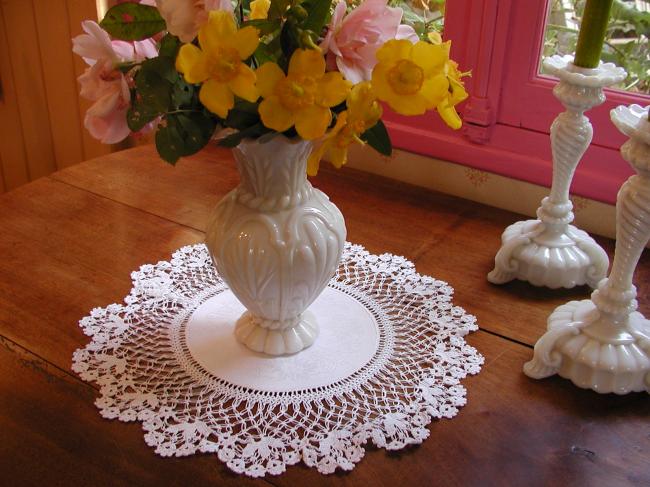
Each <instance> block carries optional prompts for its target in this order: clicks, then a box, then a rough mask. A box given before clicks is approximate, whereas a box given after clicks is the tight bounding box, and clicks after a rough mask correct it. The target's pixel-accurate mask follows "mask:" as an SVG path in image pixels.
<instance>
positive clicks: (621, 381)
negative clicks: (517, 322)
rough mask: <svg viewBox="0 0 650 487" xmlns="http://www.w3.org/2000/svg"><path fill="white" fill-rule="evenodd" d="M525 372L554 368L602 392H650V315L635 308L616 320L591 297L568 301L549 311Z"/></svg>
mask: <svg viewBox="0 0 650 487" xmlns="http://www.w3.org/2000/svg"><path fill="white" fill-rule="evenodd" d="M524 373H525V374H526V375H527V376H528V377H531V378H533V379H543V378H545V377H549V376H551V375H554V374H558V375H560V376H561V377H564V378H565V379H569V380H571V381H572V382H573V383H574V384H575V385H576V386H578V387H581V388H583V389H592V390H593V391H596V392H599V393H603V394H604V393H610V392H613V393H615V394H627V393H630V392H640V391H646V392H649V393H650V320H647V319H646V318H645V317H644V316H643V315H642V314H641V313H639V312H636V311H635V312H632V313H630V314H629V315H628V316H627V317H626V318H625V320H624V322H623V323H614V322H613V320H612V317H611V316H608V315H607V314H605V313H602V312H600V311H599V310H598V308H597V307H596V305H595V304H594V302H593V301H592V300H591V299H586V300H583V301H570V302H569V303H567V304H564V305H562V306H560V307H558V308H557V309H556V310H555V311H554V312H553V313H552V314H551V316H550V317H549V319H548V331H547V332H546V333H545V334H544V335H543V336H542V337H541V338H540V339H539V340H538V341H537V343H536V344H535V354H534V356H533V359H532V360H531V361H530V362H527V363H526V364H525V365H524Z"/></svg>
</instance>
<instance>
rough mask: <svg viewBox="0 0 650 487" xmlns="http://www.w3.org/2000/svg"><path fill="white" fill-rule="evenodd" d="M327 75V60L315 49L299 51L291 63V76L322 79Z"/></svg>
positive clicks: (293, 56) (294, 54) (295, 53)
mask: <svg viewBox="0 0 650 487" xmlns="http://www.w3.org/2000/svg"><path fill="white" fill-rule="evenodd" d="M324 73H325V58H324V57H323V54H322V53H321V52H320V51H317V50H315V49H297V50H296V51H294V53H293V55H292V56H291V61H289V74H293V75H295V76H299V75H303V76H311V77H312V78H320V77H321V76H323V74H324Z"/></svg>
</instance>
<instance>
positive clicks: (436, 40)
mask: <svg viewBox="0 0 650 487" xmlns="http://www.w3.org/2000/svg"><path fill="white" fill-rule="evenodd" d="M427 39H429V42H430V43H431V44H442V36H441V35H440V32H437V31H435V30H432V31H431V32H429V33H428V34H427Z"/></svg>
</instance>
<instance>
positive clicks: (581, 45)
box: [573, 0, 614, 68]
mask: <svg viewBox="0 0 650 487" xmlns="http://www.w3.org/2000/svg"><path fill="white" fill-rule="evenodd" d="M613 1H614V0H587V5H585V11H584V14H583V15H582V24H581V25H580V36H579V37H578V47H577V48H576V57H575V60H574V61H573V64H575V65H576V66H580V67H583V68H596V67H598V62H599V61H600V53H601V52H602V50H603V42H604V41H605V33H606V31H607V22H608V21H609V12H610V10H611V9H612V3H613Z"/></svg>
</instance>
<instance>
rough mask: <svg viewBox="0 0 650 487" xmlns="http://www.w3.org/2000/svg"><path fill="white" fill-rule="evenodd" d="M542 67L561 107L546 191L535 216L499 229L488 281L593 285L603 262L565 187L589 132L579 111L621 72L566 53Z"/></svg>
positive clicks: (593, 101) (553, 130) (604, 258)
mask: <svg viewBox="0 0 650 487" xmlns="http://www.w3.org/2000/svg"><path fill="white" fill-rule="evenodd" d="M544 68H545V70H546V72H548V73H549V74H553V75H555V76H557V77H558V78H560V82H559V83H558V84H557V85H556V86H555V88H554V89H553V94H554V95H555V97H556V98H557V99H558V100H560V102H562V104H563V105H564V106H565V108H566V111H565V112H563V113H561V114H560V115H558V117H557V118H556V119H555V121H554V122H553V125H552V126H551V147H552V151H553V183H552V187H551V194H550V195H549V196H547V197H546V198H544V199H543V200H542V205H541V206H540V207H539V209H538V210H537V217H538V219H537V220H527V221H520V222H517V223H515V224H513V225H511V226H509V227H508V228H507V229H506V230H505V232H503V235H502V237H501V240H502V245H501V248H500V250H499V252H498V253H497V255H496V257H495V267H494V270H492V272H490V273H489V274H488V280H489V281H490V282H492V283H494V284H504V283H506V282H509V281H511V280H513V279H520V280H522V281H528V282H530V283H531V284H533V285H535V286H545V287H549V288H552V289H556V288H560V287H565V288H572V287H574V286H579V285H583V284H588V285H589V286H591V287H596V285H597V284H598V282H599V281H600V280H601V279H602V278H603V277H605V274H606V273H607V267H608V265H609V260H608V258H607V254H606V253H605V251H604V250H603V249H602V248H601V247H600V246H599V245H598V244H597V243H596V242H595V240H594V239H592V238H591V237H590V236H589V235H588V234H587V233H586V232H584V231H582V230H579V229H578V228H576V227H575V226H573V225H571V222H572V221H573V218H574V215H573V212H572V209H573V204H572V203H571V201H570V200H569V188H570V186H571V180H572V178H573V174H574V172H575V170H576V167H577V165H578V162H579V161H580V159H581V158H582V155H583V154H584V153H585V151H586V150H587V147H589V144H590V143H591V139H592V135H593V129H592V127H591V123H590V122H589V119H588V118H587V117H585V115H584V112H585V111H587V110H589V109H591V108H593V107H595V106H597V105H600V104H601V103H603V102H604V101H605V95H604V94H603V87H605V86H610V85H613V84H616V83H619V82H621V81H622V80H623V79H625V76H626V73H625V70H623V69H622V68H619V67H617V66H615V65H614V64H612V63H606V64H602V63H601V64H600V65H599V66H598V67H597V68H594V69H588V68H581V67H578V66H575V65H574V64H573V58H572V57H571V56H553V57H550V58H546V59H545V60H544Z"/></svg>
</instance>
